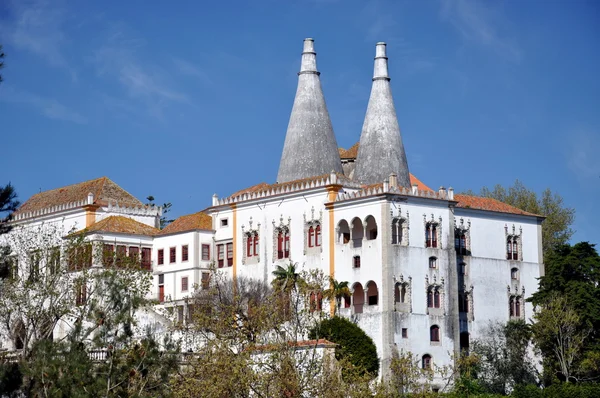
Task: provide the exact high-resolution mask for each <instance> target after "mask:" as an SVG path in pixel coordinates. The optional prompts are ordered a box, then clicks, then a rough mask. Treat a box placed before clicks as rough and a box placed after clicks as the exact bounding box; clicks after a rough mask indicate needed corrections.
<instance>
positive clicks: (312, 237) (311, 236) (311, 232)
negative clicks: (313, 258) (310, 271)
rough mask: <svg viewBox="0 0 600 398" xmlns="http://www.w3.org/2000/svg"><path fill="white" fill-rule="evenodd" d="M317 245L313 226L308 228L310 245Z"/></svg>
mask: <svg viewBox="0 0 600 398" xmlns="http://www.w3.org/2000/svg"><path fill="white" fill-rule="evenodd" d="M314 246H315V229H314V228H313V227H312V226H311V227H310V228H308V247H314Z"/></svg>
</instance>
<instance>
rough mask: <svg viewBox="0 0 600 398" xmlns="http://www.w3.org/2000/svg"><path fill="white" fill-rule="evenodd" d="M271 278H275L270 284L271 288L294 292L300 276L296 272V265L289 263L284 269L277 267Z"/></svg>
mask: <svg viewBox="0 0 600 398" xmlns="http://www.w3.org/2000/svg"><path fill="white" fill-rule="evenodd" d="M273 276H274V277H275V279H273V282H272V285H273V288H274V289H275V290H281V291H284V292H290V291H291V290H295V289H296V286H297V285H298V282H299V281H300V274H299V273H298V272H296V264H294V263H292V262H291V261H290V263H289V264H288V266H287V267H285V268H284V267H282V266H281V265H278V266H277V268H276V269H275V271H273Z"/></svg>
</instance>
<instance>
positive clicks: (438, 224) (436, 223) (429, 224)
mask: <svg viewBox="0 0 600 398" xmlns="http://www.w3.org/2000/svg"><path fill="white" fill-rule="evenodd" d="M423 225H424V226H425V234H424V236H423V237H424V238H425V239H424V243H425V245H424V246H425V247H427V231H431V230H432V229H433V227H435V232H436V240H437V247H431V248H432V249H442V248H443V246H442V217H439V218H438V219H437V220H436V219H435V218H434V216H433V213H432V214H431V220H429V221H427V215H426V214H423Z"/></svg>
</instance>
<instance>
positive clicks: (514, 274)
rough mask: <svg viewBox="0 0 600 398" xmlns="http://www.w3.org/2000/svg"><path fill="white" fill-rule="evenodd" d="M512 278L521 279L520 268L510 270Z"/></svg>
mask: <svg viewBox="0 0 600 398" xmlns="http://www.w3.org/2000/svg"><path fill="white" fill-rule="evenodd" d="M510 279H512V280H517V279H519V269H518V268H513V269H511V270H510Z"/></svg>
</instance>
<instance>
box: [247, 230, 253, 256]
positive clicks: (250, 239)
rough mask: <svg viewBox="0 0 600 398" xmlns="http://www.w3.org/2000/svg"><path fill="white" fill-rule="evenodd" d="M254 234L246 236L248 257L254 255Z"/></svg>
mask: <svg viewBox="0 0 600 398" xmlns="http://www.w3.org/2000/svg"><path fill="white" fill-rule="evenodd" d="M253 242H254V236H253V235H249V236H248V237H247V238H246V257H252V256H253V255H254V243H253Z"/></svg>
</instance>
